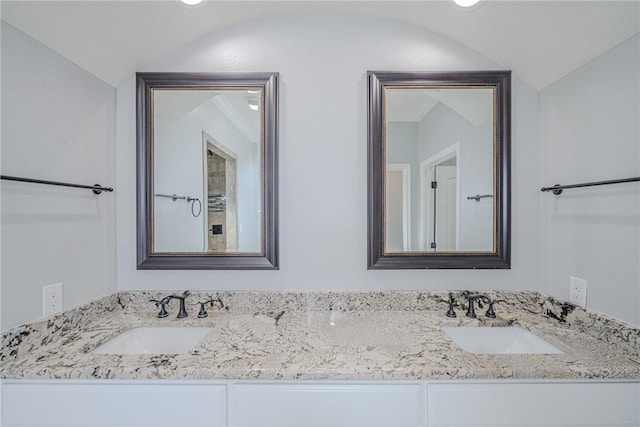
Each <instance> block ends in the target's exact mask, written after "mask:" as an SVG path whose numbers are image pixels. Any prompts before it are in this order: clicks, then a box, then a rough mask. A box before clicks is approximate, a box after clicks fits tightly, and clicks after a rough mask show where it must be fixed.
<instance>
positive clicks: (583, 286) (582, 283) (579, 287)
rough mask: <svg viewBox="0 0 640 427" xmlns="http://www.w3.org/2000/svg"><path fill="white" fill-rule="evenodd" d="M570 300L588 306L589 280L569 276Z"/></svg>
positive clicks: (581, 305) (572, 302)
mask: <svg viewBox="0 0 640 427" xmlns="http://www.w3.org/2000/svg"><path fill="white" fill-rule="evenodd" d="M569 302H570V303H571V304H575V305H579V306H580V307H583V308H585V307H586V306H587V281H586V280H584V279H581V278H579V277H573V276H570V277H569Z"/></svg>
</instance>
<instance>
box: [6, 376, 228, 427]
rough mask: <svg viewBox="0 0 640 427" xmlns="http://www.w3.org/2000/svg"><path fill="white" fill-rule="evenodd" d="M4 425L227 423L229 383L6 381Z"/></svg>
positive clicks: (218, 426) (191, 426)
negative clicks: (226, 384) (227, 388)
mask: <svg viewBox="0 0 640 427" xmlns="http://www.w3.org/2000/svg"><path fill="white" fill-rule="evenodd" d="M1 396H2V422H1V423H0V425H2V426H3V427H18V426H20V427H26V426H29V427H54V426H55V427H72V426H73V427H80V426H82V427H97V426H100V427H106V426H108V427H116V426H117V427H204V426H206V427H222V426H226V418H227V414H226V407H227V405H226V386H225V385H219V384H208V383H202V382H192V381H158V382H152V381H116V380H85V381H65V380H59V381H58V380H50V381H3V383H2V395H1Z"/></svg>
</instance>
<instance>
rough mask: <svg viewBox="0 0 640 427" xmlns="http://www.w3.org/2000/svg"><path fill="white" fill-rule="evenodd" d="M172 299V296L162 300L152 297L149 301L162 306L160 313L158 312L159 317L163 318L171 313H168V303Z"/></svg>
mask: <svg viewBox="0 0 640 427" xmlns="http://www.w3.org/2000/svg"><path fill="white" fill-rule="evenodd" d="M170 300H171V298H169V297H164V298H162V299H161V300H157V299H152V300H149V302H155V303H156V307H160V313H158V317H159V318H161V319H162V318H163V317H167V316H168V315H169V313H167V307H166V305H167V303H168V302H169V301H170Z"/></svg>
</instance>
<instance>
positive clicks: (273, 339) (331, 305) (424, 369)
mask: <svg viewBox="0 0 640 427" xmlns="http://www.w3.org/2000/svg"><path fill="white" fill-rule="evenodd" d="M474 295H482V296H484V297H486V299H487V301H488V302H490V303H491V304H487V303H486V302H485V303H483V301H482V299H479V301H477V300H476V301H475V306H474V308H475V313H476V314H477V317H476V318H470V317H467V316H466V314H468V312H469V301H470V300H469V299H468V298H465V297H464V296H463V295H462V293H461V292H448V291H447V292H444V291H443V292H417V291H391V292H319V293H305V292H215V291H214V292H203V291H198V292H192V293H191V294H188V295H185V294H183V293H181V292H174V293H172V292H148V291H141V292H121V293H116V294H112V295H109V296H106V297H104V298H101V299H99V300H96V301H93V302H90V303H87V304H84V305H82V306H79V307H77V308H74V309H72V310H69V311H67V312H64V313H62V314H60V315H57V316H54V317H50V318H46V319H44V320H41V321H37V322H34V323H30V324H27V325H23V326H20V327H17V328H13V329H11V330H9V331H7V332H5V333H4V334H3V345H2V353H1V355H0V358H1V359H0V360H1V361H2V378H3V379H171V380H185V379H186V380H190V379H236V380H245V379H260V380H460V379H613V378H615V379H635V380H637V379H638V378H640V330H639V329H637V328H633V327H631V326H629V325H625V324H622V323H620V322H618V321H615V320H613V319H611V318H607V317H606V316H602V315H599V314H596V313H592V312H590V311H588V310H584V309H582V308H579V307H575V306H572V305H569V304H566V303H564V302H562V301H558V300H556V299H553V298H550V297H547V296H545V295H542V294H540V293H537V292H528V291H519V292H510V291H509V292H501V291H498V292H494V291H487V292H475V293H474ZM167 296H174V297H175V298H168V299H167V298H165V302H166V307H165V308H166V312H167V314H168V315H167V316H166V317H164V318H159V317H158V315H159V313H160V312H161V310H160V307H159V305H158V307H157V306H156V303H154V302H152V301H151V300H156V301H161V300H162V299H163V298H164V297H167ZM182 298H183V299H182ZM181 301H184V306H185V310H186V312H187V314H188V315H187V317H183V318H178V317H177V315H178V313H179V311H180V307H179V306H180V305H181ZM204 301H207V303H206V304H198V303H201V302H204ZM494 302H495V307H494V304H493V303H494ZM490 305H491V308H493V309H494V311H495V313H496V317H495V318H491V317H488V316H487V315H486V314H487V311H488V310H489V308H490V307H489V306H490ZM451 310H453V313H455V317H449V316H452V313H451ZM205 312H206V314H205ZM447 314H449V316H447ZM196 327H197V329H200V328H208V329H202V331H203V335H202V337H198V338H195V341H194V342H193V343H191V344H187V347H186V348H185V349H183V350H173V349H171V350H162V349H163V348H165V347H160V350H153V349H151V350H147V349H145V348H142V349H138V350H136V349H133V350H131V349H129V350H127V349H124V350H115V351H112V352H111V353H108V354H101V353H99V352H94V350H96V349H97V348H98V347H100V346H101V345H103V344H105V343H106V342H108V341H110V340H112V339H113V338H114V337H116V336H119V335H121V334H122V333H124V332H126V331H129V330H132V329H136V330H140V331H142V329H144V328H148V329H147V332H145V331H142V332H143V333H149V332H148V331H149V330H151V332H156V331H159V330H160V329H166V330H167V332H168V333H169V335H167V336H166V337H162V336H160V337H159V338H157V339H155V341H156V342H157V341H160V342H165V344H167V343H169V344H172V343H174V342H176V343H178V344H179V341H182V340H183V339H184V337H183V336H184V335H185V334H184V333H183V332H187V331H188V330H194V329H196ZM460 327H464V328H460ZM474 327H478V328H474ZM485 327H491V328H500V329H501V330H503V331H504V330H514V331H515V330H517V331H520V333H521V335H522V334H524V333H525V332H527V333H528V332H531V333H533V335H534V336H535V337H537V338H540V339H541V340H542V341H544V342H546V343H547V344H550V345H551V346H552V347H554V348H556V349H557V350H558V351H557V352H554V353H555V354H550V353H549V352H547V351H545V350H541V351H537V350H535V349H534V350H527V349H524V350H518V349H517V347H515V348H516V349H515V350H513V348H512V349H511V350H510V349H509V348H508V347H509V346H510V344H511V343H507V344H508V345H507V347H504V348H502V347H500V346H503V345H504V343H502V342H496V343H495V344H492V343H493V342H494V341H490V342H489V340H493V338H485V337H473V336H472V337H471V338H466V339H467V341H469V340H471V341H479V342H480V344H483V345H484V347H483V349H481V350H473V347H472V349H471V350H470V351H465V350H463V348H462V347H464V348H467V349H468V347H465V344H467V345H468V342H467V343H465V342H463V343H462V344H461V343H460V342H458V343H456V341H454V340H453V339H452V338H451V336H450V335H449V333H448V332H445V331H448V330H450V329H451V328H454V329H464V330H465V331H466V330H471V331H472V335H473V332H474V331H478V330H480V329H482V328H485ZM172 328H174V329H172ZM175 328H185V329H184V330H182V331H181V330H180V329H175ZM443 328H445V329H443ZM171 329H172V330H171ZM483 330H484V329H483ZM496 330H497V329H496ZM520 338H521V337H520V336H514V337H512V338H499V339H498V341H500V340H502V341H504V340H505V339H506V340H507V341H509V340H512V341H514V343H513V344H514V345H515V341H517V340H518V339H520ZM142 339H143V340H145V339H151V340H152V341H153V340H154V338H148V337H147V338H144V337H143V338H142ZM476 344H477V343H476ZM142 345H143V346H144V345H145V344H144V343H143V344H142ZM151 345H154V344H151ZM163 345H164V344H163ZM472 345H473V342H472ZM492 346H495V348H493V347H492ZM511 347H513V346H511ZM167 348H169V347H167ZM510 353H511V354H510ZM532 353H541V354H532Z"/></svg>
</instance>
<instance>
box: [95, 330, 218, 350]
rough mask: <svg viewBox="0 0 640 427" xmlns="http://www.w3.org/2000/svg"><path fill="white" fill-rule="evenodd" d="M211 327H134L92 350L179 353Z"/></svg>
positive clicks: (188, 348) (198, 340) (193, 343)
mask: <svg viewBox="0 0 640 427" xmlns="http://www.w3.org/2000/svg"><path fill="white" fill-rule="evenodd" d="M210 331H211V328H203V327H188V326H186V327H180V326H161V327H144V328H134V329H130V330H128V331H125V332H123V333H121V334H120V335H118V336H116V337H115V338H112V339H111V340H110V341H107V342H106V343H104V344H102V345H101V346H100V347H98V348H96V349H95V350H93V351H92V353H94V354H179V353H186V352H188V351H189V350H190V349H191V348H192V347H193V346H195V345H196V344H198V343H199V342H200V340H202V338H204V337H205V335H207V334H208V333H209V332H210Z"/></svg>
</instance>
